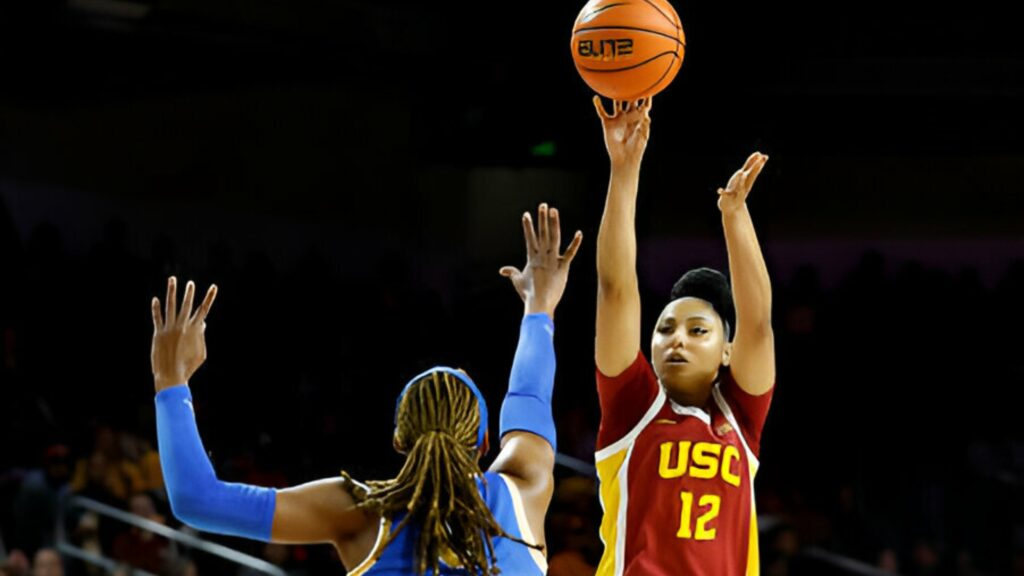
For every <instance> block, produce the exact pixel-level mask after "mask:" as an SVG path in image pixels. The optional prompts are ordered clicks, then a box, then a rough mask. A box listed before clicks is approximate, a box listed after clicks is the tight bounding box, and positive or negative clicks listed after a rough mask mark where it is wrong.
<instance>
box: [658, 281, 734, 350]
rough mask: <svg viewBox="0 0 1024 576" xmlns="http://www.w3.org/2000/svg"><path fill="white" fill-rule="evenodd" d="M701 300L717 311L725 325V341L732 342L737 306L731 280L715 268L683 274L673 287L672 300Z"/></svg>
mask: <svg viewBox="0 0 1024 576" xmlns="http://www.w3.org/2000/svg"><path fill="white" fill-rule="evenodd" d="M686 297H690V298H700V299H701V300H704V301H705V302H707V303H708V304H711V307H712V308H714V309H715V312H717V313H718V316H719V317H720V318H721V319H722V324H724V325H725V340H726V342H729V341H731V340H732V336H733V329H734V327H735V326H736V305H735V304H734V303H733V300H732V288H731V287H730V286H729V279H728V278H726V277H725V274H722V273H721V272H719V271H718V270H715V269H713V268H694V269H693V270H690V271H689V272H687V273H686V274H683V275H682V276H681V277H680V278H679V280H676V283H675V284H674V285H673V286H672V300H678V299H680V298H686Z"/></svg>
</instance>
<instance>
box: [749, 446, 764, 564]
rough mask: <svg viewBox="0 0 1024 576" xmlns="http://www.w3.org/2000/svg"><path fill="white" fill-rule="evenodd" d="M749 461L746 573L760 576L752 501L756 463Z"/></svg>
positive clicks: (753, 504) (759, 554)
mask: <svg viewBox="0 0 1024 576" xmlns="http://www.w3.org/2000/svg"><path fill="white" fill-rule="evenodd" d="M749 462H750V466H749V469H750V539H749V540H748V541H747V574H746V576H760V574H761V550H760V549H759V547H758V543H757V504H756V503H755V502H754V475H755V474H757V463H755V462H754V461H753V459H751V460H749Z"/></svg>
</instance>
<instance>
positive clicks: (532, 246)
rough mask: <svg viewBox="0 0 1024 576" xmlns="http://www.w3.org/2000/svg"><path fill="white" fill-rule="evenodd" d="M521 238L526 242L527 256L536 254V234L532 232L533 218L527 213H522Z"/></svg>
mask: <svg viewBox="0 0 1024 576" xmlns="http://www.w3.org/2000/svg"><path fill="white" fill-rule="evenodd" d="M523 238H524V239H525V240H526V253H527V255H529V254H533V253H535V252H537V250H538V248H537V233H536V232H534V230H533V217H532V216H530V213H529V212H524V213H523Z"/></svg>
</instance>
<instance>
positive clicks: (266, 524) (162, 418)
mask: <svg viewBox="0 0 1024 576" xmlns="http://www.w3.org/2000/svg"><path fill="white" fill-rule="evenodd" d="M156 432H157V443H158V444H159V450H160V466H161V468H163V472H164V484H166V486H167V495H168V496H169V497H170V500H171V511H172V512H174V515H175V516H176V517H177V518H178V519H179V520H181V521H182V522H184V523H186V524H188V525H190V526H192V527H194V528H197V529H199V530H204V531H207V532H215V533H217V534H226V535H229V536H241V537H243V538H251V539H253V540H262V541H264V542H267V541H269V540H270V528H271V525H272V524H273V521H274V506H275V504H276V502H277V493H276V492H275V491H274V490H273V489H270V488H261V487H259V486H249V485H247V484H229V483H227V482H221V481H220V480H218V479H217V475H216V474H215V473H214V471H213V465H212V464H210V459H209V458H207V456H206V451H205V450H204V449H203V443H202V440H200V439H199V429H198V428H197V427H196V416H195V413H194V412H193V410H192V393H191V392H190V391H189V389H188V386H174V387H172V388H166V389H164V390H161V391H160V393H158V394H157V395H156Z"/></svg>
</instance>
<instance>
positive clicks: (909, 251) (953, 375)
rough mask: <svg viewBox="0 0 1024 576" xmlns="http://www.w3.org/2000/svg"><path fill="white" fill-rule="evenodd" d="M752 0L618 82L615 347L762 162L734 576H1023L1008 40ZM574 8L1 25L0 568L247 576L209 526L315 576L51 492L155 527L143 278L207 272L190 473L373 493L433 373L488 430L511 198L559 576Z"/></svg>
mask: <svg viewBox="0 0 1024 576" xmlns="http://www.w3.org/2000/svg"><path fill="white" fill-rule="evenodd" d="M773 4H778V3H759V4H757V5H732V4H729V3H721V2H709V1H697V0H687V1H683V0H676V2H674V5H675V7H676V9H677V10H678V12H679V15H680V17H681V19H682V21H683V25H684V27H685V29H686V35H687V52H686V59H685V61H684V63H683V66H682V69H681V71H680V72H679V76H678V77H677V79H676V80H675V82H674V83H673V84H672V86H670V87H669V88H668V89H667V90H666V91H665V92H663V93H662V94H661V95H659V96H657V97H656V98H655V100H654V108H653V111H652V117H653V126H652V136H651V140H650V145H649V146H648V150H647V154H646V157H645V159H644V169H643V175H642V178H641V190H640V200H639V206H638V215H637V232H638V237H639V256H638V265H639V271H640V280H641V290H642V292H643V301H644V302H645V303H646V306H645V308H644V309H643V314H644V324H643V326H644V328H643V334H644V335H643V347H644V349H645V350H646V349H648V347H649V337H650V330H651V328H652V326H653V322H654V319H655V318H656V315H657V313H658V312H659V310H660V307H661V303H662V302H665V301H666V299H667V297H668V292H669V289H670V287H671V285H672V283H673V281H674V280H675V279H676V277H677V276H678V275H679V274H680V273H681V272H682V271H684V270H686V269H687V268H689V267H691V266H695V265H710V266H714V267H719V268H725V267H726V260H725V249H724V240H723V238H722V232H721V223H720V217H719V213H718V211H717V208H716V204H715V202H716V195H715V190H716V188H717V187H718V186H722V185H724V184H725V181H726V180H727V179H728V177H729V175H730V174H731V173H732V171H733V170H734V169H735V168H737V167H739V166H740V165H741V164H742V162H743V160H744V159H745V158H746V157H747V155H748V154H749V153H750V152H752V151H754V150H755V149H756V150H761V151H763V152H765V153H767V154H769V155H770V156H771V161H770V162H769V164H768V166H767V168H766V170H765V172H764V173H763V174H762V175H761V177H760V179H759V181H758V184H757V186H755V189H754V191H753V192H752V194H751V196H750V201H749V205H750V210H751V213H752V214H753V217H754V221H755V224H756V226H757V228H758V232H759V235H760V240H761V243H762V246H763V247H764V250H765V253H766V257H767V260H768V264H769V269H770V272H771V275H772V281H773V289H774V329H775V338H776V350H777V359H778V387H777V392H776V394H775V397H774V401H773V406H772V411H771V413H770V415H769V417H768V421H767V425H766V428H765V431H764V436H763V438H764V440H763V450H762V455H761V461H762V467H761V471H760V473H759V475H758V479H757V483H756V493H757V501H758V512H759V525H760V529H761V552H760V553H761V557H762V561H761V565H762V573H763V574H765V575H768V576H782V575H826V576H827V575H829V574H881V573H894V574H902V575H905V576H914V575H938V574H942V575H957V576H968V575H1003V574H1014V575H1021V574H1024V499H1022V495H1024V488H1022V481H1024V476H1022V475H1024V433H1022V432H1024V430H1022V425H1021V422H1022V419H1021V417H1020V410H1021V408H1020V404H1019V402H1018V401H1016V400H1015V398H1019V396H1017V394H1018V393H1019V391H1020V389H1021V388H1022V387H1024V353H1022V345H1024V337H1022V335H1021V327H1022V326H1024V303H1022V299H1024V187H1022V182H1024V140H1022V139H1021V134H1022V133H1024V113H1022V110H1024V42H1022V41H1021V32H1020V28H1019V20H1017V19H1015V18H1011V17H1010V14H1009V13H1008V10H1009V8H1005V9H1004V8H998V7H997V6H996V5H995V3H991V5H988V6H985V5H984V4H973V5H970V6H968V5H967V4H965V3H961V4H957V5H950V6H948V7H944V6H943V5H941V4H927V5H926V4H920V5H916V4H915V5H904V4H902V3H893V4H881V3H878V4H872V3H867V4H864V3H854V4H850V3H818V4H815V5H813V6H802V5H801V4H800V3H790V4H786V5H783V6H775V5H773ZM581 6H582V2H564V1H561V0H559V1H553V0H526V1H524V2H518V3H505V2H479V3H476V4H473V5H469V4H459V3H436V2H413V1H409V0H398V1H391V2H386V3H385V2H375V1H370V0H365V1H360V2H355V1H348V0H344V1H343V0H337V1H334V2H326V1H320V0H293V1H291V2H280V1H273V0H246V1H244V2H242V1H224V0H222V1H218V2H211V1H199V0H150V1H134V0H133V1H130V2H129V1H125V0H66V1H65V0H60V1H56V0H31V1H29V0H25V1H22V2H7V3H3V4H2V7H0V265H2V267H3V268H2V270H3V273H2V278H0V328H2V331H3V341H2V343H3V349H2V357H0V566H5V568H4V569H3V570H0V573H3V574H8V575H10V574H18V575H23V574H26V573H29V574H37V575H43V574H59V573H64V574H69V575H97V574H129V573H132V572H131V570H132V569H131V568H126V567H125V563H127V564H131V565H134V566H135V568H139V569H143V570H147V571H149V572H150V573H159V574H173V575H186V574H191V575H196V574H198V575H201V576H220V575H231V576H234V575H235V574H244V575H249V574H262V573H275V572H260V571H259V570H258V569H257V568H254V567H240V566H239V564H237V563H232V562H228V561H225V560H223V559H221V558H220V557H219V556H217V555H216V554H213V553H211V552H209V549H210V548H211V546H209V544H210V543H219V544H224V545H227V546H229V547H231V548H235V549H238V550H241V551H243V552H246V553H248V554H251V555H253V556H255V557H257V558H262V559H264V560H266V561H268V562H270V563H272V564H276V565H277V566H278V567H279V568H280V569H283V570H284V571H286V573H287V574H289V575H294V576H298V575H307V576H315V575H328V574H332V575H333V574H341V573H343V572H344V568H343V567H342V565H341V563H340V562H339V560H338V559H337V556H336V555H335V553H334V551H333V549H332V548H331V547H330V546H303V547H289V548H285V547H280V546H264V545H259V544H254V543H251V542H247V541H243V540H238V539H231V538H221V537H217V536H211V535H209V534H201V533H200V534H198V536H199V537H200V538H201V539H202V540H203V541H204V542H205V544H198V543H195V542H192V541H187V542H182V541H178V540H168V539H167V538H166V537H164V536H157V537H153V538H151V537H148V536H144V535H143V532H142V531H140V530H139V529H138V528H133V527H132V525H131V524H129V523H125V522H123V521H121V520H120V519H119V518H120V516H119V515H116V514H113V513H110V512H109V511H106V509H105V508H103V509H102V510H100V509H96V508H90V507H88V506H89V505H88V503H87V502H86V501H83V500H78V499H74V498H73V497H74V496H84V497H87V498H89V499H91V500H94V501H99V502H101V503H105V504H107V505H109V506H112V507H113V508H115V509H117V510H123V511H127V512H132V513H134V514H136V515H137V516H132V517H129V519H131V518H137V517H138V516H141V517H143V518H145V519H148V520H152V521H155V522H157V523H161V524H165V525H166V526H168V527H171V528H180V527H181V525H180V523H179V522H178V521H177V520H176V519H175V518H174V517H173V516H172V515H171V514H170V510H169V508H168V506H167V502H166V495H165V493H164V492H163V488H162V483H161V481H160V475H159V466H158V461H157V460H156V454H155V453H154V449H155V423H154V420H155V416H154V408H153V386H152V377H151V373H150V367H149V346H150V338H151V335H152V323H151V319H150V310H149V302H150V298H151V297H152V296H154V295H160V296H161V297H162V296H163V291H164V286H165V282H166V278H167V276H168V275H172V274H173V275H176V276H177V277H178V278H179V279H181V280H182V281H184V280H186V279H193V280H195V281H196V282H197V283H198V285H199V289H200V290H205V288H206V286H208V285H209V284H210V283H214V282H215V283H217V284H218V286H219V287H220V294H219V296H218V299H217V303H216V305H215V306H214V309H213V311H212V312H211V315H210V317H209V320H208V325H209V328H208V331H207V342H208V348H209V359H208V360H207V362H206V364H205V365H204V366H203V367H202V368H201V369H200V371H199V372H198V373H197V375H196V376H195V377H194V378H193V380H192V382H191V386H192V389H193V392H194V395H195V398H196V410H197V414H198V420H199V426H200V430H201V432H202V434H203V438H204V441H205V444H206V447H207V449H208V450H209V451H210V453H211V458H212V461H213V463H214V466H215V468H216V469H217V471H218V474H219V475H220V476H221V478H223V479H226V480H232V481H242V482H248V483H254V484H261V485H266V486H278V487H281V486H287V485H292V484H297V483H301V482H305V481H308V480H312V479H316V478H321V477H328V476H333V475H336V474H338V472H339V470H341V469H342V468H344V469H346V470H348V471H349V472H351V473H352V475H353V476H354V477H356V478H366V479H373V478H385V477H389V476H390V475H392V474H394V473H395V472H396V471H397V467H398V465H399V464H400V462H401V460H400V457H399V456H398V455H396V454H395V453H394V452H393V450H392V448H391V432H392V424H393V410H394V399H395V397H396V394H397V393H398V391H399V390H400V389H401V386H402V385H403V384H404V383H405V381H406V380H407V379H408V378H409V377H411V376H412V375H414V374H416V373H418V372H420V371H421V370H423V369H425V368H427V367H429V366H432V365H435V364H447V365H452V366H460V367H463V368H465V369H466V370H467V371H468V372H469V373H470V374H472V375H473V376H474V378H475V380H476V381H477V382H478V383H479V384H480V385H481V387H482V388H483V390H484V392H485V394H486V395H487V397H488V398H489V401H490V404H491V411H492V421H491V433H492V435H494V434H496V432H497V418H496V416H497V407H498V406H499V404H500V402H501V397H502V395H503V394H504V391H505V387H506V383H507V378H508V373H509V368H510V365H511V360H512V355H513V352H514V350H515V344H516V338H517V334H518V321H519V318H520V316H521V314H522V305H521V303H520V300H519V298H518V297H517V296H516V294H515V292H514V291H513V289H512V288H511V287H510V286H509V282H508V280H506V279H504V278H502V277H500V276H499V275H498V272H497V271H498V269H499V267H500V266H502V265H506V264H512V265H516V266H521V265H522V264H523V262H524V257H523V251H522V236H521V228H520V225H519V216H520V215H521V214H522V212H524V211H526V210H531V209H535V208H536V206H537V204H538V203H539V202H541V201H547V202H550V203H551V204H552V205H554V206H557V207H558V208H559V209H560V211H561V214H562V221H563V226H564V228H565V229H567V230H570V231H571V230H573V229H577V228H578V229H581V230H583V232H584V235H585V238H584V244H583V247H582V249H581V252H580V257H579V258H578V259H577V261H576V264H575V265H574V268H573V271H572V274H571V276H570V280H569V288H568V291H567V293H566V296H565V298H564V299H563V301H562V304H561V305H560V306H559V309H558V314H557V318H556V324H557V333H556V340H555V343H556V349H557V352H558V376H557V380H556V389H555V400H554V410H555V414H556V422H557V425H558V432H559V448H560V451H561V452H562V453H563V455H562V456H561V457H560V462H562V463H563V465H559V466H558V468H557V470H556V476H557V478H558V486H557V489H556V494H555V500H554V502H553V504H552V507H551V510H550V512H549V514H548V528H547V533H548V545H549V553H550V555H551V557H555V556H557V555H566V557H573V558H574V562H575V564H574V565H575V566H576V568H575V569H574V571H565V572H561V573H560V574H562V575H565V574H572V575H577V574H581V575H582V574H593V567H594V566H596V562H597V559H598V557H599V555H600V552H601V550H602V544H601V542H600V540H599V539H598V537H597V526H598V522H599V520H600V514H601V511H600V507H599V505H598V502H597V499H596V491H595V479H594V478H593V477H592V475H591V471H590V470H591V469H590V466H592V464H593V445H594V436H595V432H596V429H597V423H598V416H599V413H598V408H597V401H596V392H595V385H594V363H593V344H594V310H595V294H596V274H595V268H594V253H595V241H596V237H597V227H598V223H599V221H600V216H601V211H602V208H603V204H604V195H605V191H606V188H607V177H608V159H607V155H606V152H605V150H604V144H603V141H602V135H601V129H600V124H599V122H598V119H597V117H596V115H595V114H594V110H593V108H592V106H591V103H590V101H589V99H590V97H591V93H590V92H589V91H588V90H587V88H586V86H585V85H584V84H583V82H582V81H581V80H580V78H579V77H578V75H577V74H576V72H575V69H574V68H573V64H572V59H571V57H570V53H569V34H570V30H571V28H572V23H573V20H574V18H575V16H576V14H577V12H578V11H579V9H580V8H581ZM494 453H495V452H494V451H492V452H491V456H492V457H493V454H494ZM83 502H86V503H85V504H83ZM191 534H193V535H195V534H196V533H194V532H193V533H191ZM49 548H54V549H56V550H58V551H59V552H60V555H61V559H62V563H63V572H54V571H46V570H47V569H46V568H45V567H42V566H41V565H42V564H43V563H44V562H46V553H47V552H46V551H47V549H49ZM39 550H43V552H42V553H38V551H39ZM84 556H89V557H90V558H92V559H93V560H94V561H95V559H96V558H98V557H101V558H104V559H106V560H105V561H103V562H98V561H97V562H98V563H94V562H90V561H86V560H83V559H82V557H84ZM154 558H157V559H159V562H158V563H157V566H156V567H150V568H147V566H151V565H152V563H153V559H154ZM33 563H35V564H36V567H35V570H36V571H35V572H24V570H25V569H26V566H27V565H31V564H33ZM564 565H570V564H569V563H565V564H564ZM587 566H589V572H588V569H587ZM137 573H140V574H141V573H142V572H137ZM276 573H278V574H280V573H282V572H276ZM552 574H555V572H554V570H553V571H552ZM556 576H558V575H556Z"/></svg>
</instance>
